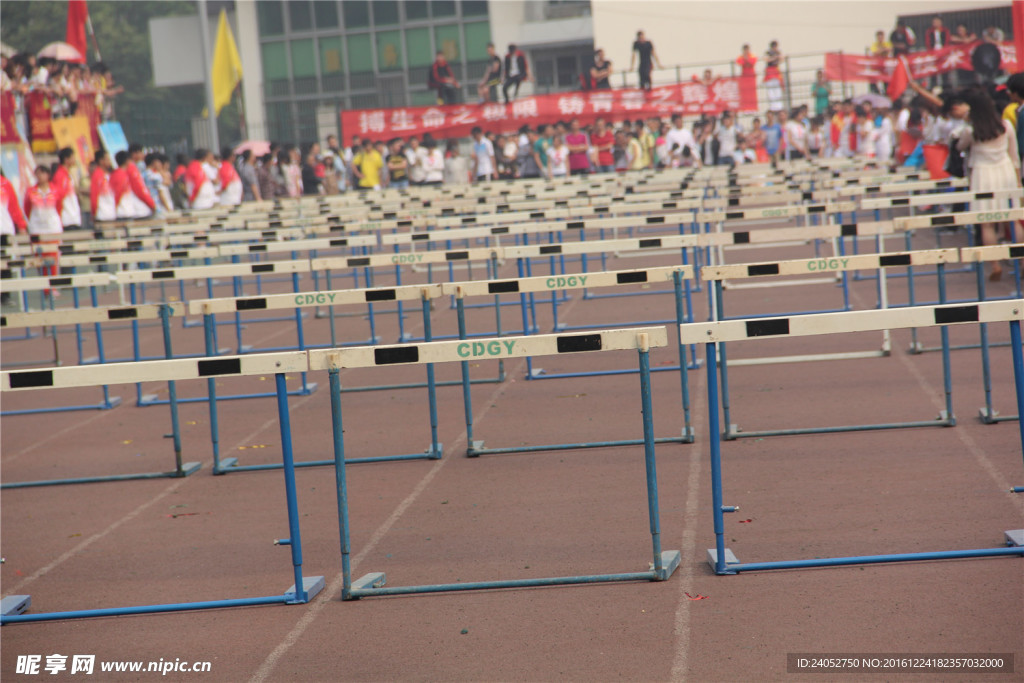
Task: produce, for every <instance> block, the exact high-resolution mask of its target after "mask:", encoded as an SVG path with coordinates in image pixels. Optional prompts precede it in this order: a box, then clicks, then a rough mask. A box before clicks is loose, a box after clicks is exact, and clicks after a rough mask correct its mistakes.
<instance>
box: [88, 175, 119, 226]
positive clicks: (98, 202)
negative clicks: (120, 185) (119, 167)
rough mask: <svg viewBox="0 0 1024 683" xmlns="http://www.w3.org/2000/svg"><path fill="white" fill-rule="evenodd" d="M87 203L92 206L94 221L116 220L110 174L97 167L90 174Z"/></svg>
mask: <svg viewBox="0 0 1024 683" xmlns="http://www.w3.org/2000/svg"><path fill="white" fill-rule="evenodd" d="M89 203H90V204H91V206H92V218H93V220H94V221H113V220H117V200H116V199H115V198H114V190H113V189H111V187H110V174H109V173H107V172H106V171H105V170H103V169H102V168H99V167H97V168H96V170H95V171H93V172H92V183H91V187H90V190H89Z"/></svg>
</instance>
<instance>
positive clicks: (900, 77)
mask: <svg viewBox="0 0 1024 683" xmlns="http://www.w3.org/2000/svg"><path fill="white" fill-rule="evenodd" d="M909 82H910V69H908V68H907V61H906V59H904V58H903V57H900V58H899V59H898V60H897V62H896V68H895V69H894V70H893V72H892V76H890V77H889V89H888V90H887V91H886V94H887V95H888V96H889V99H891V100H893V101H896V100H897V99H898V98H899V96H900V95H902V94H903V91H904V90H906V89H907V84H908V83H909Z"/></svg>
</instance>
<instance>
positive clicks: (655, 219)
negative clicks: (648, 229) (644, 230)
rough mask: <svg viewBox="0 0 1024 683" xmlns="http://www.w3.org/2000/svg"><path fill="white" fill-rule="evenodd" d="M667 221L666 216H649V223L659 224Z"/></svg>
mask: <svg viewBox="0 0 1024 683" xmlns="http://www.w3.org/2000/svg"><path fill="white" fill-rule="evenodd" d="M664 222H665V217H664V216H648V217H647V225H657V224H661V223H664Z"/></svg>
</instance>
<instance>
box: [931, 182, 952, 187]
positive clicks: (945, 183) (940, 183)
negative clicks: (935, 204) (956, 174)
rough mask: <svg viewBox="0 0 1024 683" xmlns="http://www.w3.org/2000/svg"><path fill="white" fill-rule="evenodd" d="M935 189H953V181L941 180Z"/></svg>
mask: <svg viewBox="0 0 1024 683" xmlns="http://www.w3.org/2000/svg"><path fill="white" fill-rule="evenodd" d="M935 187H942V188H945V187H953V181H952V180H939V181H936V183H935Z"/></svg>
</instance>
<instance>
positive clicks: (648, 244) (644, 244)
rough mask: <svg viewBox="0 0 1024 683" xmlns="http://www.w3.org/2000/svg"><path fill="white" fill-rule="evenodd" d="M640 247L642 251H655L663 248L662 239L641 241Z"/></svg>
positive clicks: (655, 238)
mask: <svg viewBox="0 0 1024 683" xmlns="http://www.w3.org/2000/svg"><path fill="white" fill-rule="evenodd" d="M639 246H640V248H641V249H654V248H656V247H660V246H661V239H660V238H658V237H652V238H650V239H645V240H640V242H639Z"/></svg>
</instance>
